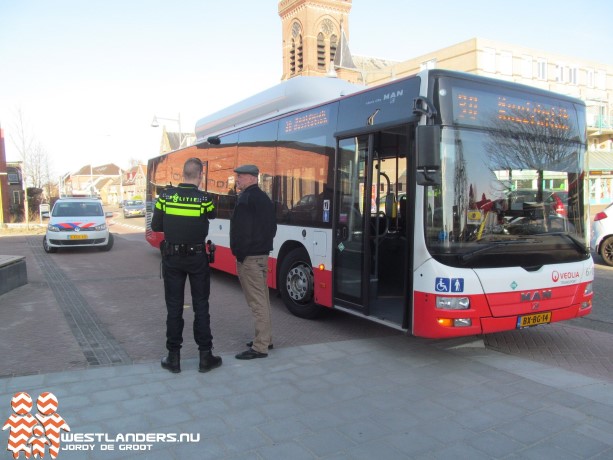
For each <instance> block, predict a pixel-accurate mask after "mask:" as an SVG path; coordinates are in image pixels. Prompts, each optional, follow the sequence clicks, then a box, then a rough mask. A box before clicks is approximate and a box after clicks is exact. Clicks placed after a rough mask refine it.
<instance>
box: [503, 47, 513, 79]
mask: <svg viewBox="0 0 613 460" xmlns="http://www.w3.org/2000/svg"><path fill="white" fill-rule="evenodd" d="M500 73H501V74H503V75H513V54H512V53H511V52H510V51H501V52H500Z"/></svg>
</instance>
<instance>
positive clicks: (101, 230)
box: [43, 198, 113, 253]
mask: <svg viewBox="0 0 613 460" xmlns="http://www.w3.org/2000/svg"><path fill="white" fill-rule="evenodd" d="M107 217H113V213H112V212H106V213H105V212H104V210H103V209H102V202H101V201H100V200H99V199H95V198H61V199H59V200H57V201H56V202H55V204H54V205H53V209H52V210H51V214H50V215H49V224H48V225H47V232H46V234H45V236H44V238H43V248H44V250H45V252H48V253H50V252H57V250H58V249H59V248H75V247H96V248H98V249H99V250H100V251H110V250H111V248H112V247H113V235H112V234H111V233H110V232H109V227H108V225H107V223H106V219H107Z"/></svg>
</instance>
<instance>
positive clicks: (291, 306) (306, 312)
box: [278, 248, 322, 319]
mask: <svg viewBox="0 0 613 460" xmlns="http://www.w3.org/2000/svg"><path fill="white" fill-rule="evenodd" d="M278 285H279V291H280V293H281V298H282V299H283V302H284V303H285V306H286V307H287V309H288V310H289V311H290V312H291V313H292V314H293V315H296V316H298V317H299V318H306V319H312V318H315V317H317V316H318V315H319V314H320V313H321V310H322V307H321V306H319V305H317V304H316V303H315V295H314V288H313V286H314V283H313V269H312V268H311V261H310V260H309V255H308V254H307V252H306V251H305V250H304V249H302V248H299V249H294V250H292V251H291V252H290V253H289V254H287V256H286V257H284V258H283V262H282V263H281V269H280V271H279V283H278Z"/></svg>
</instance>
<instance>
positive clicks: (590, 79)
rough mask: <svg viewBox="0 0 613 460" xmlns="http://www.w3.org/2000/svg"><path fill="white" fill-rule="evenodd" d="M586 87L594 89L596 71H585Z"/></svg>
mask: <svg viewBox="0 0 613 460" xmlns="http://www.w3.org/2000/svg"><path fill="white" fill-rule="evenodd" d="M585 85H586V86H587V87H588V88H593V87H594V69H585Z"/></svg>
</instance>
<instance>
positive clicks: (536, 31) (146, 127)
mask: <svg viewBox="0 0 613 460" xmlns="http://www.w3.org/2000/svg"><path fill="white" fill-rule="evenodd" d="M277 10H278V1H277V0H226V1H213V0H208V1H206V0H176V1H174V2H168V1H161V0H147V1H145V0H105V1H100V0H88V1H83V0H78V1H77V0H55V1H48V0H2V2H1V3H0V62H1V66H0V126H1V127H2V128H3V129H4V131H5V138H6V147H7V156H8V159H9V160H17V159H18V154H17V152H16V150H15V148H14V146H13V145H12V142H11V139H10V136H11V133H12V130H13V128H14V126H15V113H16V112H17V110H21V112H22V113H23V115H24V118H25V120H26V127H27V128H28V130H29V132H30V133H31V135H32V136H33V137H35V138H36V140H37V141H38V142H40V144H41V145H42V147H43V148H44V149H45V150H46V152H47V153H48V155H49V157H50V158H51V160H52V170H53V171H54V173H55V174H57V175H59V174H61V173H66V172H69V171H74V170H77V169H78V168H80V167H82V166H84V165H86V164H89V163H90V162H91V163H93V164H94V165H95V166H96V165H101V164H105V163H108V162H114V163H116V164H117V165H118V166H120V167H125V166H127V165H128V162H129V160H130V159H132V158H133V159H139V160H143V161H146V160H147V159H149V158H151V157H153V156H155V155H156V154H157V153H158V151H159V142H160V135H161V129H160V128H157V129H155V128H152V127H151V126H150V124H151V120H152V118H153V115H154V114H157V116H158V117H161V118H168V119H177V118H179V115H180V119H181V125H182V128H183V131H188V130H193V127H194V124H195V122H196V121H197V120H198V119H199V118H201V117H204V116H205V115H209V114H211V113H213V112H215V111H217V110H220V109H222V108H224V107H225V106H227V105H230V104H232V103H234V102H237V101H239V100H241V99H244V98H245V97H248V96H250V95H252V94H254V93H256V92H259V91H261V90H263V89H266V88H269V87H271V86H273V85H275V84H277V83H278V82H279V80H280V77H281V20H280V18H279V16H278V13H277ZM611 17H613V2H610V0H585V1H583V2H580V3H579V2H560V1H559V0H558V1H552V0H539V1H534V0H531V1H528V0H514V1H512V2H509V1H504V0H489V1H485V0H474V1H471V0H467V1H465V2H458V1H457V0H456V1H454V0H439V1H438V2H435V3H433V2H423V1H421V2H415V1H408V0H379V1H373V0H353V6H352V9H351V13H350V16H349V28H350V37H349V45H350V48H351V51H352V53H354V54H358V55H366V56H376V57H381V58H387V59H395V60H405V59H409V58H412V57H416V56H420V55H422V54H425V53H427V52H429V51H434V50H438V49H440V48H444V47H447V46H450V45H452V44H455V43H458V42H461V41H465V40H468V39H470V38H473V37H480V38H488V39H493V40H498V41H502V42H507V43H510V44H514V45H519V46H525V47H529V48H533V49H536V50H543V51H546V52H551V53H560V54H562V55H566V56H569V57H576V58H581V59H591V60H594V61H596V62H601V63H605V64H609V65H613V52H612V50H613V33H612V32H611V31H610V29H609V28H608V26H607V24H606V23H601V21H602V18H611ZM160 123H166V125H167V128H168V130H170V131H176V130H177V123H176V122H173V121H163V120H160Z"/></svg>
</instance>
